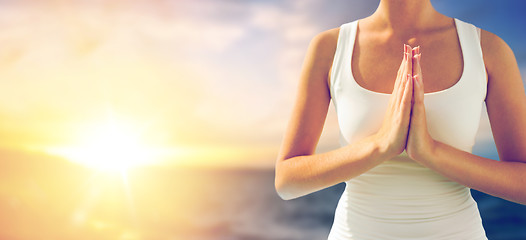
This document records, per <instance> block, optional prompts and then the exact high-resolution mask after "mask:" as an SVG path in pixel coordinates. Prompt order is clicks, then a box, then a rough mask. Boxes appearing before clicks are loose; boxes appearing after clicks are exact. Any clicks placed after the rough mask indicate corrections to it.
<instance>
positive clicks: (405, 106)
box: [400, 75, 414, 116]
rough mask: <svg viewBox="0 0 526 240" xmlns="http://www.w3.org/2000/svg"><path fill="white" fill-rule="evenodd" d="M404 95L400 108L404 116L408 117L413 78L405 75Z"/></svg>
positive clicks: (411, 98)
mask: <svg viewBox="0 0 526 240" xmlns="http://www.w3.org/2000/svg"><path fill="white" fill-rule="evenodd" d="M405 83H406V84H405V88H404V94H403V97H402V101H401V102H400V108H401V111H402V114H403V115H404V116H409V113H410V112H411V101H412V100H413V85H414V83H413V77H412V76H411V75H407V77H406V82H405Z"/></svg>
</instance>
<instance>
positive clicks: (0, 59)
mask: <svg viewBox="0 0 526 240" xmlns="http://www.w3.org/2000/svg"><path fill="white" fill-rule="evenodd" d="M432 3H433V5H434V6H435V7H436V9H437V10H438V11H440V12H442V13H444V14H446V15H448V16H451V17H456V18H459V19H461V20H464V21H467V22H470V23H473V24H475V25H476V26H478V27H481V28H483V29H486V30H488V31H491V32H493V33H495V34H497V35H499V36H500V37H501V38H503V39H504V40H505V41H506V42H507V43H508V44H509V45H510V46H511V48H512V49H513V50H514V52H515V55H516V57H517V61H518V64H519V66H520V68H521V72H522V76H523V79H525V78H524V76H525V73H526V46H524V44H522V42H523V41H524V39H526V31H523V30H522V29H521V28H522V27H523V26H526V17H525V16H524V15H523V11H524V9H525V8H524V7H525V5H526V4H525V3H523V1H519V0H516V1H511V0H508V1H498V2H497V1H489V0H484V1H474V0H471V1H452V0H436V1H432ZM377 4H378V1H370V0H355V1H348V0H331V1H316V0H305V1H255V0H254V1H238V0H226V1H217V0H202V1H190V0H178V1H168V0H165V1H163V0H155V1H147V0H132V1H124V0H120V1H102V0H97V1H88V0H77V1H66V0H44V1H29V0H23V1H14V0H2V1H0V26H1V28H0V29H2V31H0V46H2V50H1V51H0V149H9V150H10V151H11V150H15V151H20V152H28V151H30V152H37V153H42V154H50V155H58V156H61V157H65V158H73V159H75V160H76V161H84V163H85V162H86V161H87V162H89V161H90V159H87V160H79V157H78V155H86V154H85V153H86V152H88V151H90V150H94V151H96V150H97V149H101V148H103V147H104V146H102V145H103V143H104V144H108V145H112V143H113V145H114V146H113V145H112V146H113V147H114V148H118V149H120V150H122V151H126V150H129V151H130V154H131V155H137V154H140V153H139V152H138V151H132V149H135V150H137V149H138V148H144V149H148V154H149V155H148V154H146V153H145V156H149V157H150V158H156V159H158V161H155V163H156V164H157V163H159V164H168V165H172V164H174V165H177V164H183V165H185V164H186V165H199V166H229V167H230V166H233V167H272V166H273V164H274V160H275V157H276V155H277V151H278V149H279V145H280V141H281V137H282V135H283V133H284V129H285V127H286V124H287V121H288V117H289V114H290V112H291V109H292V104H293V100H294V96H295V89H296V84H297V80H298V76H299V72H300V68H301V63H302V59H303V57H304V55H305V52H306V49H307V46H308V43H309V41H310V39H312V37H314V36H315V35H316V34H317V33H319V32H321V31H323V30H326V29H330V28H334V27H338V26H339V25H341V24H343V23H346V22H349V21H353V20H356V19H359V18H363V17H366V16H368V15H370V14H371V13H372V12H373V11H374V10H375V9H376V6H377ZM95 133H97V134H98V135H97V134H95ZM108 133H112V134H113V135H111V134H108ZM97 136H98V138H97ZM126 139H133V141H130V143H128V144H127V145H126V144H121V145H120V146H116V145H118V144H116V142H121V141H124V140H126ZM79 146H80V147H79ZM86 146H90V147H86ZM97 147H98V148H97ZM336 147H338V129H337V124H336V117H335V114H334V109H332V108H331V112H330V114H329V116H328V119H327V124H326V127H325V130H324V133H323V136H322V139H321V141H320V145H319V151H327V150H330V149H333V148H336ZM79 148H83V150H82V149H81V150H79ZM143 152H146V150H145V151H143ZM475 152H478V153H480V154H484V155H485V156H490V157H493V158H495V156H496V152H495V148H494V146H493V143H492V138H491V133H490V129H489V123H488V122H487V117H486V116H483V121H482V123H481V130H480V132H479V136H478V138H477V145H476V146H475ZM90 156H91V155H90ZM98 157H100V156H93V158H98ZM117 157H119V156H117ZM120 157H122V156H120ZM145 158H147V157H145ZM75 160H74V161H75ZM142 161H144V159H143V160H142ZM144 162H148V161H144Z"/></svg>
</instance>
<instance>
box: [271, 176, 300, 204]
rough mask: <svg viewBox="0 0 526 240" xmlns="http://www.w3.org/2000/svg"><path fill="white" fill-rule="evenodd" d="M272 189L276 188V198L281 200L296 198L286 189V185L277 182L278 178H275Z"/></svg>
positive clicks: (279, 181)
mask: <svg viewBox="0 0 526 240" xmlns="http://www.w3.org/2000/svg"><path fill="white" fill-rule="evenodd" d="M274 187H275V188H276V193H277V194H278V196H279V197H280V198H281V199H283V200H292V199H294V198H296V197H295V196H294V194H292V192H291V191H290V190H289V189H288V187H287V186H286V184H284V183H283V181H281V180H279V179H278V177H276V179H275V181H274Z"/></svg>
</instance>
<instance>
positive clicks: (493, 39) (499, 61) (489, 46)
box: [480, 30, 516, 75]
mask: <svg viewBox="0 0 526 240" xmlns="http://www.w3.org/2000/svg"><path fill="white" fill-rule="evenodd" d="M480 42H481V47H482V53H483V57H484V63H485V64H486V69H487V70H488V75H491V74H492V73H494V72H499V70H501V69H503V68H509V67H513V66H514V65H516V60H515V55H514V54H513V51H512V50H511V48H510V46H508V44H506V42H505V41H504V40H503V39H502V38H500V37H499V36H497V35H495V34H493V33H491V32H489V31H486V30H481V40H480Z"/></svg>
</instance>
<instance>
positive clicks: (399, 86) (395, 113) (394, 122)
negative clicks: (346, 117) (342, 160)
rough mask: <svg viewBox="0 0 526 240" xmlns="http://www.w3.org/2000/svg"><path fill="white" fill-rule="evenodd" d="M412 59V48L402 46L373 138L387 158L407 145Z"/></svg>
mask: <svg viewBox="0 0 526 240" xmlns="http://www.w3.org/2000/svg"><path fill="white" fill-rule="evenodd" d="M412 57H413V54H412V48H411V47H410V46H409V45H405V44H404V57H403V60H402V63H401V64H400V68H399V69H398V73H397V76H396V80H395V84H394V87H393V92H392V94H391V98H390V99H389V105H388V107H387V112H386V114H385V117H384V120H383V122H382V126H381V127H380V130H378V132H377V133H376V134H375V136H374V139H375V141H376V143H377V144H378V146H379V148H380V151H382V153H383V154H385V156H386V157H387V158H391V157H395V156H397V155H399V154H400V153H402V152H403V151H404V149H405V147H406V143H407V133H408V131H409V122H410V116H411V100H412V98H413V83H412V73H413V70H412Z"/></svg>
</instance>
